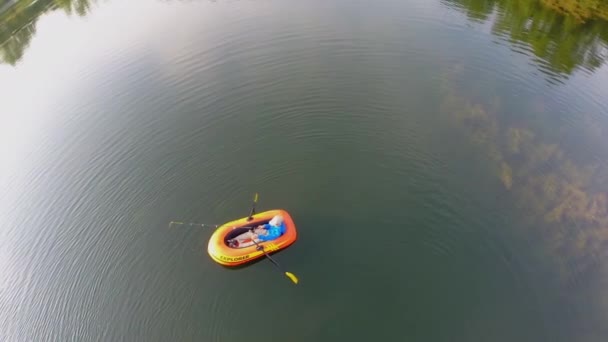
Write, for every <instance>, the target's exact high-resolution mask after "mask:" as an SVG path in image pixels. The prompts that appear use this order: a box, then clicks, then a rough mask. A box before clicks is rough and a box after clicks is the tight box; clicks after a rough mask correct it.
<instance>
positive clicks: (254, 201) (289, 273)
mask: <svg viewBox="0 0 608 342" xmlns="http://www.w3.org/2000/svg"><path fill="white" fill-rule="evenodd" d="M257 202H258V193H257V192H256V193H255V196H254V197H253V205H252V206H251V214H249V218H248V220H249V221H251V220H253V215H254V214H255V204H256V203H257ZM252 233H253V232H252ZM251 241H253V243H255V245H256V246H257V248H258V250H260V251H262V252H264V255H265V256H266V257H267V258H268V260H270V261H271V262H272V263H273V264H274V265H275V266H276V267H277V269H278V270H279V271H281V272H282V273H283V274H285V275H286V276H287V278H289V279H291V281H293V283H294V284H297V283H298V281H299V280H298V277H296V276H295V275H294V274H293V273H291V272H287V271H285V270H283V268H282V267H281V265H279V263H278V262H276V261H275V260H274V259H273V258H271V257H270V254H268V253H266V251H265V250H264V246H261V245H260V244H258V243H257V242H256V241H255V239H254V238H253V237H252V238H251Z"/></svg>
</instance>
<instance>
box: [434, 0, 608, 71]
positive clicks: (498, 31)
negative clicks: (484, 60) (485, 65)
mask: <svg viewBox="0 0 608 342" xmlns="http://www.w3.org/2000/svg"><path fill="white" fill-rule="evenodd" d="M446 3H447V4H449V5H451V6H452V7H455V8H458V9H460V10H462V11H464V12H465V13H466V14H467V16H468V17H469V18H470V19H471V20H474V21H489V20H491V21H492V32H493V33H494V34H495V35H497V36H500V37H503V38H504V39H505V40H507V41H509V42H510V43H511V44H512V45H513V46H514V48H515V49H516V50H518V51H520V52H524V53H526V54H534V55H535V56H536V57H538V61H537V62H539V65H540V70H541V71H542V72H544V73H545V74H547V75H549V76H551V77H552V78H555V79H559V78H563V77H564V76H568V75H570V74H572V72H574V71H575V70H577V69H579V68H582V69H585V70H587V71H590V72H593V71H595V70H597V69H598V68H599V67H600V66H601V65H602V64H603V63H604V61H605V60H606V57H607V54H608V52H607V50H606V48H607V47H608V23H607V22H606V21H604V20H602V19H608V2H601V4H600V2H599V1H581V2H580V4H581V6H587V7H586V9H585V10H583V9H580V11H579V12H577V11H575V10H574V7H572V6H571V5H570V4H571V3H575V1H573V0H542V1H538V0H447V1H446ZM543 3H549V4H551V7H549V6H546V5H543ZM576 3H579V1H576ZM560 4H561V5H560ZM594 4H595V5H597V7H598V8H599V10H598V11H595V10H592V9H593V8H595V7H593V6H594ZM553 8H559V9H560V11H559V12H558V11H555V10H553ZM560 12H561V13H560ZM583 19H584V21H583Z"/></svg>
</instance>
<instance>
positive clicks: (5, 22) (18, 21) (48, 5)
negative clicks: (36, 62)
mask: <svg viewBox="0 0 608 342" xmlns="http://www.w3.org/2000/svg"><path fill="white" fill-rule="evenodd" d="M93 2H94V0H93V1H92V0H24V1H19V2H15V3H14V4H13V2H11V1H5V2H3V3H0V10H2V13H0V23H1V25H0V62H1V63H7V64H10V65H16V64H17V63H18V62H19V61H20V60H21V59H22V58H23V55H24V53H25V51H26V50H27V48H28V46H29V45H30V41H31V40H32V38H33V36H34V34H35V33H36V22H37V21H38V18H40V16H41V15H42V14H44V13H46V12H48V11H53V10H57V9H61V10H63V11H65V13H67V14H68V15H71V14H77V15H79V16H85V15H86V14H87V13H89V11H90V10H91V4H92V3H93ZM11 4H12V5H11Z"/></svg>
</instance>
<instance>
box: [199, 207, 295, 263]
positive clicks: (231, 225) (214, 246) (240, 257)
mask: <svg viewBox="0 0 608 342" xmlns="http://www.w3.org/2000/svg"><path fill="white" fill-rule="evenodd" d="M276 215H280V216H282V218H283V224H284V225H285V226H284V233H283V234H282V235H281V236H279V237H278V238H276V239H274V240H271V241H257V240H256V241H257V244H256V243H254V242H253V241H251V242H250V243H243V244H237V245H235V244H233V243H232V241H234V239H235V238H237V237H239V236H243V235H242V234H246V233H247V232H250V231H251V230H252V229H254V228H255V227H258V226H260V225H263V224H268V222H270V220H272V218H273V217H274V216H276ZM296 238H297V233H296V225H295V224H294V223H293V219H292V218H291V216H290V215H289V213H287V212H286V211H285V210H281V209H277V210H269V211H265V212H262V213H258V214H254V215H252V216H250V217H244V218H241V219H238V220H235V221H231V222H228V223H225V224H223V225H222V226H220V227H218V228H217V230H216V231H215V232H214V233H213V235H211V238H210V239H209V245H208V246H207V252H208V253H209V256H211V258H212V259H213V260H214V261H215V262H217V263H218V264H221V265H224V266H238V265H242V264H245V263H248V262H251V261H253V260H256V259H258V258H261V257H263V256H264V252H266V253H272V252H276V251H279V250H281V249H284V248H287V247H288V246H289V245H291V244H292V243H294V242H295V241H296Z"/></svg>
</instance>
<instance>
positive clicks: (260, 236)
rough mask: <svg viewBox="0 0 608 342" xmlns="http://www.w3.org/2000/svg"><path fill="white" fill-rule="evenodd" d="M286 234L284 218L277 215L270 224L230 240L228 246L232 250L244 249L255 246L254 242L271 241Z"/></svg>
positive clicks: (262, 225)
mask: <svg viewBox="0 0 608 342" xmlns="http://www.w3.org/2000/svg"><path fill="white" fill-rule="evenodd" d="M283 234H285V223H284V222H283V217H281V215H277V216H275V217H273V218H272V220H270V222H268V224H261V225H259V226H257V227H255V228H254V229H253V231H249V232H246V233H243V234H241V235H239V236H237V237H235V238H234V239H231V240H228V245H229V246H230V247H232V248H243V247H248V246H251V245H253V244H254V243H253V241H252V240H255V241H256V242H259V241H271V240H274V239H277V238H278V237H279V236H281V235H283Z"/></svg>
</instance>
